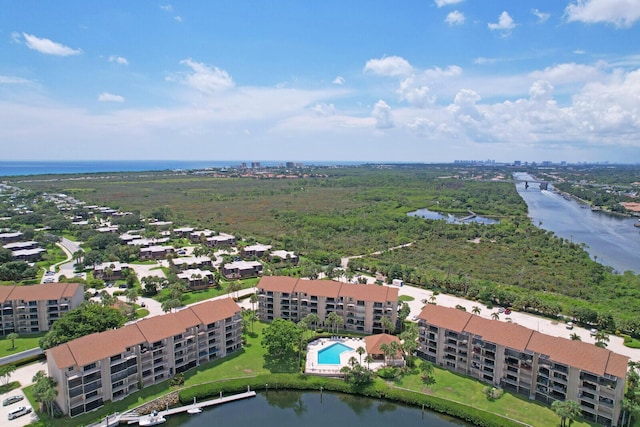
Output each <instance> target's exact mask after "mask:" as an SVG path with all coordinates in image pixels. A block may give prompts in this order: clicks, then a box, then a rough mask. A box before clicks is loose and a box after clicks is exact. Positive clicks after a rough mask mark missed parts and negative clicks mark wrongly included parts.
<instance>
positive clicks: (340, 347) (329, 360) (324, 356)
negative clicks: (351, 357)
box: [318, 342, 353, 365]
mask: <svg viewBox="0 0 640 427" xmlns="http://www.w3.org/2000/svg"><path fill="white" fill-rule="evenodd" d="M352 350H353V349H352V348H351V347H349V346H347V345H344V344H342V343H339V342H337V343H335V344H332V345H330V346H329V347H327V348H323V349H322V350H320V351H318V365H339V364H340V355H341V354H342V353H344V352H345V351H352Z"/></svg>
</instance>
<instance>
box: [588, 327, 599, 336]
mask: <svg viewBox="0 0 640 427" xmlns="http://www.w3.org/2000/svg"><path fill="white" fill-rule="evenodd" d="M597 333H598V330H597V329H591V330H590V331H589V335H591V336H592V337H595V336H596V334H597Z"/></svg>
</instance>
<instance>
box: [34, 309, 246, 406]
mask: <svg viewBox="0 0 640 427" xmlns="http://www.w3.org/2000/svg"><path fill="white" fill-rule="evenodd" d="M241 346H242V319H241V316H240V307H239V306H238V305H237V304H236V303H235V302H234V301H233V300H232V299H231V298H226V299H222V300H212V301H207V302H204V303H201V304H195V305H192V306H189V307H187V308H185V309H182V310H180V311H177V312H175V313H170V314H165V315H163V316H155V317H152V318H148V319H144V320H141V321H139V322H137V323H134V324H130V325H127V326H124V327H122V328H120V329H114V330H110V331H105V332H100V333H95V334H91V335H87V336H84V337H81V338H78V339H75V340H73V341H69V342H67V343H65V344H61V345H59V346H57V347H54V348H51V349H49V350H47V352H46V354H47V367H48V371H49V376H51V377H53V378H54V379H55V381H56V383H57V389H58V396H57V398H56V403H57V404H58V406H59V407H60V408H61V410H62V411H63V412H64V413H65V414H68V415H70V416H72V417H73V416H76V415H79V414H82V413H85V412H89V411H92V410H94V409H97V408H99V407H101V406H102V405H103V404H104V402H105V401H109V400H111V401H114V400H119V399H123V398H125V397H126V396H128V395H130V394H131V393H134V392H136V391H138V390H140V389H141V388H144V387H147V386H150V385H153V384H156V383H159V382H162V381H165V380H167V379H169V378H171V377H173V376H174V375H175V374H177V373H180V372H184V371H186V370H188V369H191V368H193V367H195V366H199V365H200V364H202V363H205V362H208V361H211V360H215V359H218V358H221V357H224V356H226V355H227V354H229V353H232V352H234V351H236V350H238V349H239V348H241Z"/></svg>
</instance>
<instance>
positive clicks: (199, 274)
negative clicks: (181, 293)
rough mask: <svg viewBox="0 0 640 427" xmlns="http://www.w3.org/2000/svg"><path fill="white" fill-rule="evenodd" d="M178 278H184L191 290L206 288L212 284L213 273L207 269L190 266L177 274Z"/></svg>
mask: <svg viewBox="0 0 640 427" xmlns="http://www.w3.org/2000/svg"><path fill="white" fill-rule="evenodd" d="M177 276H178V279H181V280H184V281H185V283H186V284H187V287H188V288H189V290H191V291H195V290H199V289H206V288H208V287H209V286H211V285H213V273H212V272H211V271H209V270H200V269H199V268H191V269H188V270H184V271H181V272H180V273H178V274H177Z"/></svg>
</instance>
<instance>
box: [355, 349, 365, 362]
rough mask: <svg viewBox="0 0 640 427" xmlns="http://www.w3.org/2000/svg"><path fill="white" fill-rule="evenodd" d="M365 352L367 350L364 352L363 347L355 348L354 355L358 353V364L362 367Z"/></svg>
mask: <svg viewBox="0 0 640 427" xmlns="http://www.w3.org/2000/svg"><path fill="white" fill-rule="evenodd" d="M366 352H367V350H365V348H364V347H362V346H360V347H358V348H356V353H358V356H360V364H361V365H362V355H363V354H365V353H366Z"/></svg>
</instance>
